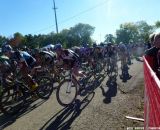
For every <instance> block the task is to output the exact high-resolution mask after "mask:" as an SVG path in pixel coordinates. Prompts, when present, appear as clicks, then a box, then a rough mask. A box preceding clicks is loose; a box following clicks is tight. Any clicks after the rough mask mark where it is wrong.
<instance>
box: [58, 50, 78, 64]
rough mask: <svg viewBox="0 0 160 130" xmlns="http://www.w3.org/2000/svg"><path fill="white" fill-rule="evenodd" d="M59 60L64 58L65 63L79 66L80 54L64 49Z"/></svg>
mask: <svg viewBox="0 0 160 130" xmlns="http://www.w3.org/2000/svg"><path fill="white" fill-rule="evenodd" d="M58 58H59V59H58V60H62V61H63V63H64V64H65V65H69V66H70V67H74V66H76V67H78V66H79V63H80V58H79V56H78V55H77V54H76V53H75V52H73V51H72V50H70V49H65V50H63V52H62V54H61V56H60V57H58Z"/></svg>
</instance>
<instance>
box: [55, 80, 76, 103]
mask: <svg viewBox="0 0 160 130" xmlns="http://www.w3.org/2000/svg"><path fill="white" fill-rule="evenodd" d="M77 91H78V89H77V86H76V85H74V84H73V83H72V82H71V81H70V80H69V79H66V80H64V81H62V82H61V83H60V85H59V87H58V89H57V93H56V97H57V101H58V103H59V104H60V105H62V106H67V105H70V104H72V103H73V102H74V101H75V99H76V97H77Z"/></svg>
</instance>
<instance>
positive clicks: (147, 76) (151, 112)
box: [143, 56, 160, 130]
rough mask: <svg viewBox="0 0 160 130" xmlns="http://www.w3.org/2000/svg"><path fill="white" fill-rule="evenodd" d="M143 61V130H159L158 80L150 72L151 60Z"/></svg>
mask: <svg viewBox="0 0 160 130" xmlns="http://www.w3.org/2000/svg"><path fill="white" fill-rule="evenodd" d="M143 59H144V83H145V102H144V129H145V130H151V129H155V130H160V80H159V79H158V77H157V76H156V74H155V72H154V71H153V70H152V67H153V63H154V62H153V59H152V58H151V57H149V56H145V57H143Z"/></svg>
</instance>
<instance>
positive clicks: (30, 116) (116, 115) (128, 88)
mask: <svg viewBox="0 0 160 130" xmlns="http://www.w3.org/2000/svg"><path fill="white" fill-rule="evenodd" d="M133 62H134V64H133V65H131V67H130V74H131V75H132V78H131V79H130V80H128V81H127V82H126V83H123V82H122V81H121V80H120V79H119V78H118V79H117V84H116V83H115V84H112V85H110V86H109V87H107V86H106V82H107V80H108V79H107V78H105V79H104V80H103V82H102V83H101V84H100V86H101V87H98V88H96V89H95V91H94V92H93V93H90V94H87V95H85V96H82V97H80V98H79V99H77V100H76V104H75V105H74V106H70V107H67V108H63V107H61V106H60V105H59V104H58V103H57V101H56V97H55V93H54V94H53V95H52V97H51V98H50V99H49V100H48V101H46V102H43V101H41V100H39V101H37V102H36V103H34V104H32V106H30V107H29V108H27V109H26V112H23V113H21V114H19V115H17V116H16V117H12V118H11V117H8V118H6V117H4V116H3V115H0V129H4V130H45V129H46V130H57V129H60V130H67V129H71V130H127V127H142V126H143V122H137V121H133V120H128V119H126V118H125V116H135V117H140V118H143V88H144V87H143V67H142V63H141V62H138V61H135V60H134V61H133ZM96 83H97V82H96ZM96 83H95V84H96ZM97 84H98V83H97Z"/></svg>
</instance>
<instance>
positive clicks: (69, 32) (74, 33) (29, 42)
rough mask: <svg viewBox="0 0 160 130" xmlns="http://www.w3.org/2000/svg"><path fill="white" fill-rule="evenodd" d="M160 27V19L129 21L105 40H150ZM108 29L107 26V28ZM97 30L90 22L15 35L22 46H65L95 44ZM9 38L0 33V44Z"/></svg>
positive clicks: (114, 41)
mask: <svg viewBox="0 0 160 130" xmlns="http://www.w3.org/2000/svg"><path fill="white" fill-rule="evenodd" d="M159 27H160V21H157V22H156V23H155V25H149V24H148V23H147V22H145V21H138V22H135V23H134V22H127V23H123V24H121V25H120V27H119V29H117V30H116V33H115V35H113V34H106V35H105V40H104V42H106V43H108V42H112V43H119V42H123V43H129V42H130V41H132V42H134V43H137V42H143V43H147V42H149V35H150V34H152V33H153V32H155V30H156V29H157V28H159ZM106 29H107V28H106ZM94 31H95V27H93V26H91V25H89V24H83V23H79V24H76V25H75V26H74V27H71V28H69V29H63V30H62V31H61V32H59V33H58V34H57V33H54V32H51V33H49V34H39V35H32V34H27V35H22V34H21V33H19V32H16V33H15V34H14V36H19V37H21V39H22V43H21V46H26V47H29V48H41V47H43V46H46V45H48V44H55V43H57V42H61V43H62V44H63V46H64V47H65V48H70V47H73V46H81V45H83V44H89V45H90V46H91V45H92V44H93V42H94V40H93V39H92V38H91V36H92V35H93V33H94ZM7 40H9V39H8V38H7V37H5V36H1V35H0V46H1V45H2V44H3V43H4V42H7Z"/></svg>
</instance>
